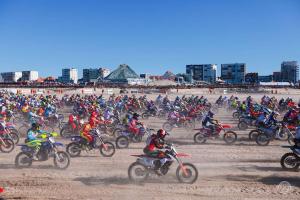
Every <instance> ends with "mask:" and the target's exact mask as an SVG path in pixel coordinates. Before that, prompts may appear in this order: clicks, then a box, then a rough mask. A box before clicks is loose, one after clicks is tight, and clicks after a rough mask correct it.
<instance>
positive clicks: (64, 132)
mask: <svg viewBox="0 0 300 200" xmlns="http://www.w3.org/2000/svg"><path fill="white" fill-rule="evenodd" d="M83 123H84V122H83V121H82V120H80V121H79V123H77V124H76V127H75V129H73V127H72V125H71V124H70V123H69V122H68V123H65V124H64V125H63V126H62V128H61V130H60V136H61V137H64V138H68V137H71V136H75V135H79V132H80V130H81V129H82V125H83Z"/></svg>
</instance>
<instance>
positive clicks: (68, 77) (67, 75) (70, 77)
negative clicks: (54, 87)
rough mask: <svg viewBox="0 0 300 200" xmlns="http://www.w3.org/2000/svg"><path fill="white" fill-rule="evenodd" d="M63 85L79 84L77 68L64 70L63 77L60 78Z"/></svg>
mask: <svg viewBox="0 0 300 200" xmlns="http://www.w3.org/2000/svg"><path fill="white" fill-rule="evenodd" d="M59 80H60V81H61V82H62V83H75V84H77V82H78V71H77V69H75V68H65V69H62V76H61V77H59Z"/></svg>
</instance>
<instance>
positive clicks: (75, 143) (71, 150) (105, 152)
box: [66, 129, 116, 157]
mask: <svg viewBox="0 0 300 200" xmlns="http://www.w3.org/2000/svg"><path fill="white" fill-rule="evenodd" d="M90 134H91V135H92V136H93V138H94V141H93V144H89V143H88V141H87V140H86V139H85V138H83V137H81V136H74V137H72V138H71V141H72V142H71V143H70V144H68V145H67V148H66V149H67V152H68V154H69V155H70V156H71V157H78V156H80V154H81V151H82V150H85V151H91V150H93V149H99V151H100V153H101V155H102V156H104V157H112V156H113V155H114V154H115V151H116V149H115V146H114V145H113V143H111V142H104V140H103V138H102V134H101V132H100V131H99V130H98V129H92V130H91V132H90Z"/></svg>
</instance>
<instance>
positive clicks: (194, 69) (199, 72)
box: [186, 64, 217, 83]
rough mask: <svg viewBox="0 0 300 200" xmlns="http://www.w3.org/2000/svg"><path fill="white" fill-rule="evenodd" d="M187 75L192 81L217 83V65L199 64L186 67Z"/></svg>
mask: <svg viewBox="0 0 300 200" xmlns="http://www.w3.org/2000/svg"><path fill="white" fill-rule="evenodd" d="M186 74H187V75H188V76H189V77H190V79H191V80H190V81H191V82H193V81H205V82H208V83H215V82H216V78H217V65H216V64H197V65H186Z"/></svg>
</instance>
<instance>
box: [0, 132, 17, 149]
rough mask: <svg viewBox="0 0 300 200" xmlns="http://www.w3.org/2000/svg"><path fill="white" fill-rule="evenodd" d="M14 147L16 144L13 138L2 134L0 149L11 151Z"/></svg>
mask: <svg viewBox="0 0 300 200" xmlns="http://www.w3.org/2000/svg"><path fill="white" fill-rule="evenodd" d="M14 148H15V144H14V141H13V140H11V139H8V138H4V137H3V136H0V151H1V152H2V153H10V152H12V151H13V150H14Z"/></svg>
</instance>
